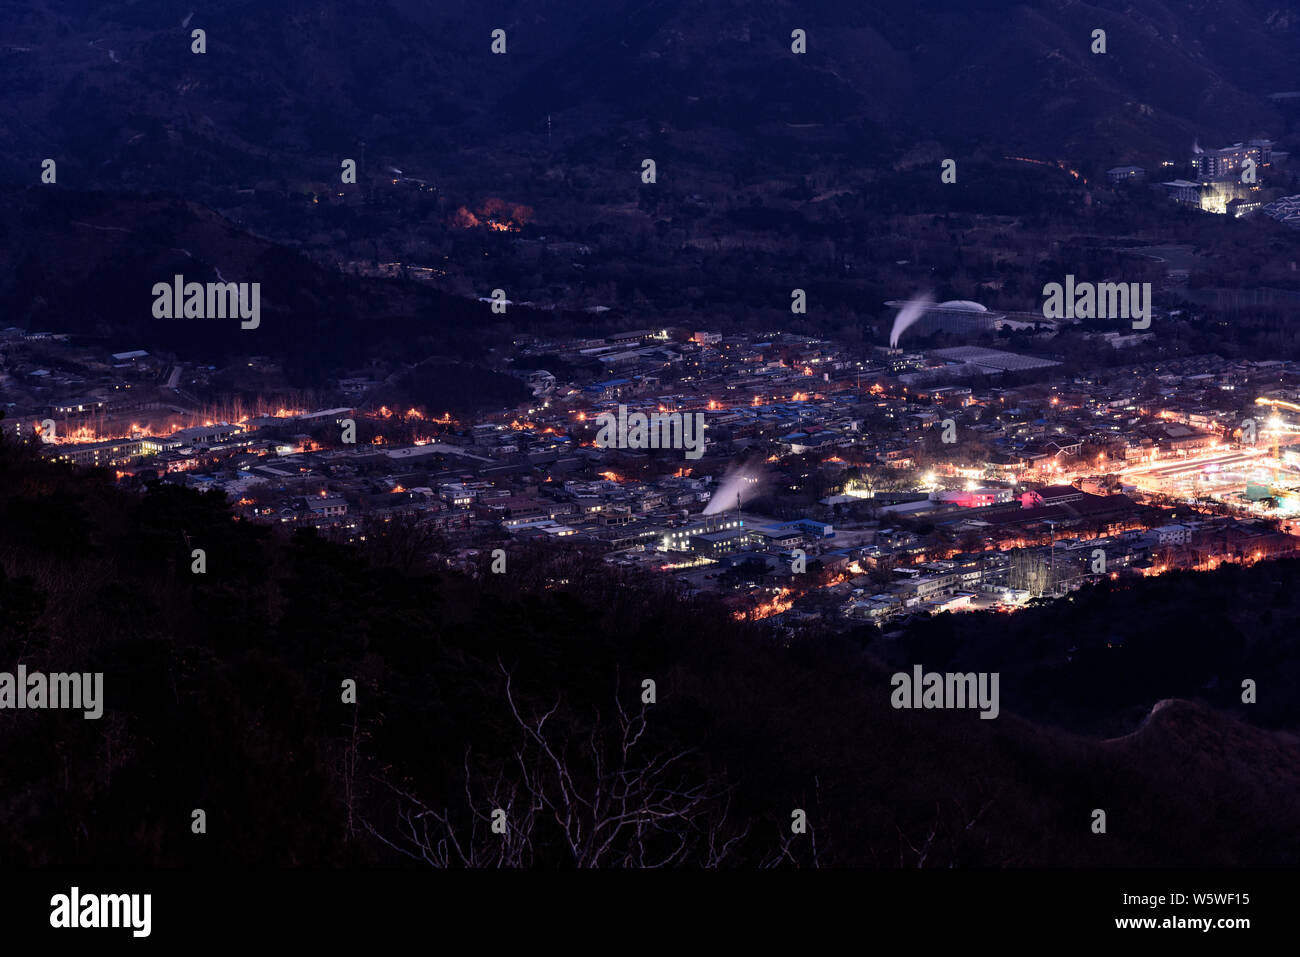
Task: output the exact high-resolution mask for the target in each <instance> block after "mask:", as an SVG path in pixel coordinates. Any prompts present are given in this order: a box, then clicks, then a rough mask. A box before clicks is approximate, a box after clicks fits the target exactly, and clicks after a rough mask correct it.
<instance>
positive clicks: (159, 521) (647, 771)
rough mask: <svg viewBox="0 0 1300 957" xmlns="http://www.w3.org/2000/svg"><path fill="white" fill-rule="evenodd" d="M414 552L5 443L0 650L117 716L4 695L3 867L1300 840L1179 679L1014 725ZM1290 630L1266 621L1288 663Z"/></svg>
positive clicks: (739, 860)
mask: <svg viewBox="0 0 1300 957" xmlns="http://www.w3.org/2000/svg"><path fill="white" fill-rule="evenodd" d="M194 548H202V549H203V550H204V552H205V557H206V563H207V565H206V568H207V570H206V573H205V574H202V575H198V574H194V573H193V572H192V570H191V569H192V564H191V563H192V558H191V556H192V549H194ZM429 548H430V543H427V542H423V541H422V540H421V539H420V537H419V535H418V532H417V531H416V530H414V529H409V528H404V527H401V526H396V525H393V526H390V527H389V528H388V529H387V530H386V531H385V532H384V533H383V534H382V535H380V536H375V537H372V538H371V539H370V540H369V543H368V549H367V550H365V551H358V550H356V549H353V548H347V547H342V546H338V545H335V544H331V543H328V542H325V541H322V540H320V539H319V538H317V537H315V536H313V535H305V534H299V535H295V536H292V537H282V536H281V535H279V533H276V532H272V531H271V530H269V529H267V528H262V527H255V526H251V525H249V524H246V523H241V522H237V521H234V520H233V518H232V517H231V514H230V513H229V511H228V510H227V509H226V507H225V505H224V503H223V502H222V501H221V500H220V498H219V497H218V496H213V495H206V496H204V495H199V494H196V493H193V492H189V491H184V490H180V489H177V488H173V487H153V488H150V489H149V490H148V491H146V492H144V493H143V494H141V495H132V494H129V493H126V492H123V491H119V490H115V489H112V488H109V487H107V486H106V485H105V483H104V482H103V481H102V480H101V478H100V476H97V475H95V474H82V475H77V474H73V473H70V472H67V471H64V470H63V469H61V468H55V467H54V466H51V465H49V464H46V463H45V462H43V461H39V460H37V459H35V458H34V457H33V456H32V455H31V454H30V453H28V452H25V451H23V450H21V449H15V448H14V447H12V446H6V447H3V448H0V571H2V573H3V574H2V575H0V671H14V670H15V669H16V667H17V665H18V664H20V663H21V664H23V665H25V666H26V668H27V669H28V670H29V671H46V672H57V671H73V670H75V671H89V672H95V671H102V672H103V673H104V714H103V717H102V718H100V719H98V720H86V719H84V718H83V717H82V715H81V713H80V712H68V711H60V712H55V711H39V710H25V711H3V712H0V767H4V768H5V769H6V771H5V774H4V778H3V784H0V864H3V865H5V866H16V865H54V864H63V865H73V864H114V865H133V864H140V865H180V864H201V863H206V862H230V863H233V862H245V863H258V864H268V865H342V864H353V865H358V864H376V863H383V862H393V861H403V860H408V858H407V857H405V856H404V854H411V855H414V858H415V859H417V860H424V861H428V862H431V863H451V864H458V863H464V862H469V863H474V864H495V863H504V864H522V865H529V864H531V865H540V866H571V865H573V864H575V863H581V864H594V865H613V864H631V865H637V866H642V865H648V864H652V863H658V862H666V863H670V864H680V865H704V864H709V863H721V864H724V865H728V864H730V865H757V864H762V863H773V862H778V861H784V862H786V863H788V864H798V865H800V866H809V865H812V864H821V865H867V866H883V867H898V866H904V867H912V866H918V865H919V866H927V867H929V866H949V865H953V866H981V865H987V866H1020V865H1025V866H1033V865H1108V864H1114V865H1294V864H1296V863H1298V862H1300V822H1298V821H1297V819H1296V817H1295V815H1294V813H1292V811H1293V809H1294V808H1295V807H1296V806H1297V802H1300V750H1298V749H1297V746H1296V740H1295V738H1294V737H1293V735H1292V734H1291V733H1290V731H1289V730H1287V729H1277V730H1263V729H1261V728H1259V727H1254V726H1252V725H1250V724H1246V723H1244V722H1243V721H1242V720H1240V719H1238V718H1236V717H1232V716H1229V715H1227V714H1225V713H1224V712H1222V711H1220V710H1217V709H1212V708H1210V707H1208V706H1206V705H1205V704H1198V703H1192V702H1183V701H1178V702H1173V703H1168V704H1165V705H1164V706H1163V707H1161V708H1159V709H1157V710H1156V711H1155V713H1154V714H1152V715H1151V716H1150V717H1149V719H1148V720H1146V721H1145V722H1137V721H1135V722H1134V726H1133V728H1131V729H1130V731H1131V733H1130V734H1129V735H1128V736H1126V737H1121V738H1119V739H1113V738H1112V739H1105V738H1103V737H1099V736H1091V735H1082V734H1078V733H1074V732H1069V731H1064V730H1061V728H1060V727H1059V726H1058V725H1055V724H1047V723H1040V722H1036V721H1033V720H1030V719H1028V718H1026V717H1024V716H1023V715H1022V714H1021V713H1020V709H1019V708H1018V703H1017V699H1016V697H1015V695H1014V694H1009V693H1004V695H1003V699H1002V707H1001V714H1000V716H999V717H998V718H997V719H996V720H981V719H980V718H979V717H978V715H977V713H976V712H973V711H911V710H895V709H893V708H892V707H891V706H890V703H889V699H890V683H889V669H887V668H884V667H881V666H880V665H879V664H877V663H876V659H875V653H874V651H873V648H874V645H873V643H872V642H870V641H867V642H865V643H864V641H863V640H862V639H859V638H856V637H851V636H834V635H826V636H823V637H810V638H808V639H807V640H805V641H801V642H798V643H795V644H793V645H791V646H789V647H784V646H782V645H780V644H777V643H774V642H773V641H771V640H770V639H769V637H768V636H766V635H764V634H763V633H761V632H756V631H754V630H752V629H750V628H745V627H742V626H741V625H740V624H739V623H736V622H734V621H732V620H731V619H730V617H729V616H728V615H727V614H726V613H725V612H724V611H723V610H722V609H720V608H718V607H716V606H714V605H712V604H710V603H708V602H699V601H685V600H682V599H680V598H677V597H675V596H673V595H671V594H669V593H666V592H664V591H662V590H660V589H659V588H657V587H656V586H655V585H654V584H653V583H649V582H645V581H641V580H637V579H622V580H620V579H616V578H614V577H612V576H611V574H610V572H609V571H608V570H606V569H604V568H603V566H602V565H601V563H600V562H599V561H598V560H596V559H595V558H594V557H591V556H584V555H582V554H580V553H576V552H564V553H555V552H551V553H539V552H532V551H528V550H524V549H517V548H512V549H510V550H509V555H508V564H507V571H506V573H505V574H503V575H493V574H483V575H481V576H479V577H477V578H475V577H471V576H468V575H465V574H461V573H456V572H452V571H449V570H447V569H446V568H445V567H443V566H442V563H441V562H440V561H439V560H438V559H437V558H436V557H431V556H430V551H429ZM386 556H387V557H386ZM393 556H404V557H403V558H402V559H401V560H400V562H398V563H396V564H394V558H393ZM485 558H486V556H485ZM1251 571H1252V572H1255V573H1258V574H1259V575H1260V576H1261V577H1267V578H1268V579H1269V580H1270V581H1271V580H1272V579H1275V578H1278V577H1279V576H1280V577H1282V578H1283V579H1284V583H1283V584H1284V587H1288V586H1293V585H1295V584H1296V583H1297V581H1300V574H1298V573H1297V571H1296V569H1295V567H1293V566H1285V567H1284V566H1277V567H1276V568H1266V567H1264V566H1260V567H1259V568H1257V569H1252V570H1251ZM1247 584H1248V585H1249V584H1251V583H1250V582H1249V581H1248V582H1247ZM1184 600H1185V601H1186V602H1188V603H1189V606H1190V607H1193V608H1194V607H1196V602H1197V601H1198V589H1197V585H1196V583H1195V582H1188V583H1187V588H1186V590H1185V592H1184ZM1097 613H1098V612H1097V610H1096V609H1093V610H1092V611H1090V612H1089V614H1097ZM1025 614H1034V612H1026V613H1025ZM1276 621H1277V628H1276V630H1273V631H1266V632H1264V633H1261V634H1258V635H1256V636H1253V637H1254V640H1256V641H1257V642H1258V643H1259V644H1260V645H1261V646H1268V647H1270V648H1271V649H1272V650H1273V651H1274V652H1275V653H1277V654H1280V655H1281V654H1287V653H1289V654H1291V655H1292V656H1293V655H1294V647H1295V634H1296V631H1295V629H1294V627H1292V624H1291V622H1290V620H1289V619H1287V618H1286V617H1285V616H1284V615H1281V614H1279V615H1278V616H1277V619H1276ZM1000 626H1001V622H999V621H992V620H989V622H988V625H987V627H988V628H990V629H994V628H997V627H1000ZM1159 627H1160V625H1159V623H1158V622H1156V621H1153V622H1152V623H1151V628H1152V629H1158V628H1159ZM975 638H976V639H977V640H978V639H979V638H980V636H979V635H976V636H975ZM1032 653H1033V654H1043V652H1042V651H1041V650H1038V651H1034V652H1032ZM1030 654H1031V650H1030V649H1026V655H1030ZM918 660H921V661H922V663H924V664H926V665H927V667H929V666H930V662H929V660H928V659H918ZM1025 670H1026V671H1027V672H1030V673H1032V671H1033V666H1032V664H1027V665H1026V666H1025ZM647 679H649V680H653V681H654V682H655V698H656V701H655V703H653V704H649V705H644V710H643V704H642V702H643V700H644V698H643V696H645V695H646V694H647V691H646V689H647V687H648V686H646V685H645V684H644V682H645V681H646V680H647ZM1087 680H1095V675H1094V674H1092V673H1090V674H1089V676H1088V679H1087ZM348 681H354V682H355V683H356V696H355V702H356V703H355V704H354V703H351V699H348V700H347V701H346V702H345V698H346V697H347V694H348V693H347V690H346V689H345V684H344V683H345V682H348ZM1261 686H1262V687H1267V686H1268V685H1267V682H1263V681H1262V682H1261ZM1074 690H1075V691H1076V692H1082V691H1084V690H1086V689H1074ZM1094 690H1097V692H1098V694H1099V695H1100V693H1101V690H1102V689H1094ZM1270 693H1271V692H1270ZM1150 700H1151V702H1152V703H1153V704H1154V703H1155V700H1156V699H1155V698H1154V697H1153V698H1151V699H1150ZM1247 716H1249V712H1247ZM1067 717H1068V716H1067ZM1139 723H1140V727H1139V726H1138V725H1139ZM598 785H599V787H598ZM196 809H202V810H203V811H204V812H205V815H206V833H204V834H195V833H193V831H192V821H193V812H194V811H195V810H196ZM496 809H501V810H503V811H505V818H504V819H505V821H506V822H507V825H508V835H509V840H507V841H504V842H503V841H502V840H501V839H500V837H499V836H498V835H495V834H492V833H491V832H490V825H491V820H492V812H493V811H494V810H496ZM1098 809H1100V810H1103V811H1104V812H1105V814H1106V823H1107V833H1105V834H1104V835H1102V834H1094V833H1093V832H1092V830H1091V824H1092V821H1093V815H1094V812H1095V811H1096V810H1098ZM797 810H802V811H804V812H805V813H806V815H807V821H808V824H809V828H808V831H807V833H805V834H801V835H797V836H796V835H793V834H792V833H791V822H792V820H793V818H792V815H793V814H794V812H795V811H797ZM449 834H450V835H454V836H455V838H456V841H455V842H454V843H453V842H450V841H449V840H448V838H449Z"/></svg>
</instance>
